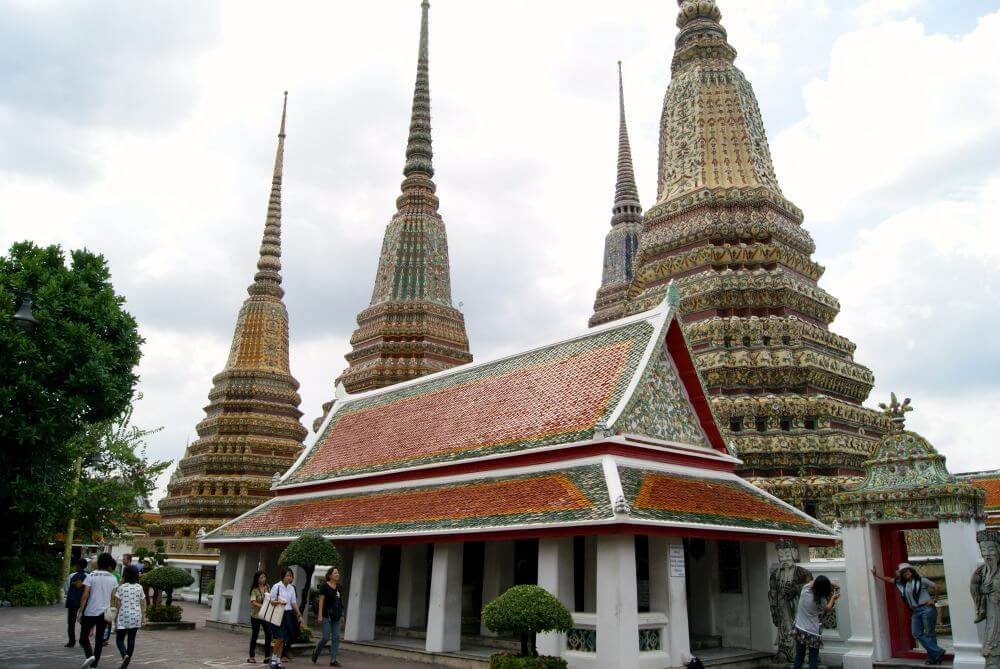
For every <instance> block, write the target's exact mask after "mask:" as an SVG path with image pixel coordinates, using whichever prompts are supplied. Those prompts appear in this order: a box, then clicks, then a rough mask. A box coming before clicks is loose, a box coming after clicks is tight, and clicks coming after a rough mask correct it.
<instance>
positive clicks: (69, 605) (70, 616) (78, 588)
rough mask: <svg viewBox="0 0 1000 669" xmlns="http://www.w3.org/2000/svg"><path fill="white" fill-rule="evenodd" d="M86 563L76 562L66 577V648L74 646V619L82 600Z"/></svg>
mask: <svg viewBox="0 0 1000 669" xmlns="http://www.w3.org/2000/svg"><path fill="white" fill-rule="evenodd" d="M86 569H87V561H86V560H83V559H80V560H77V561H76V571H74V572H72V573H71V574H70V575H69V576H67V577H66V586H65V595H66V634H67V636H68V638H69V640H68V641H67V642H66V647H67V648H72V647H73V646H75V645H76V617H77V614H78V612H79V610H80V599H82V598H83V582H84V581H85V580H86V579H87V572H86V571H85V570H86Z"/></svg>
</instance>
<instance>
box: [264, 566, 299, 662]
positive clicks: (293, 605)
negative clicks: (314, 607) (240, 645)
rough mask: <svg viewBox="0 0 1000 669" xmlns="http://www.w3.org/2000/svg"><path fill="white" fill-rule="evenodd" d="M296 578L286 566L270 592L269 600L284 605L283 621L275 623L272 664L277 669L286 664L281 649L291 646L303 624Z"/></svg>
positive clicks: (274, 603)
mask: <svg viewBox="0 0 1000 669" xmlns="http://www.w3.org/2000/svg"><path fill="white" fill-rule="evenodd" d="M294 580H295V573H294V572H293V571H292V570H291V569H289V568H288V567H285V568H284V569H282V570H281V581H279V582H278V583H275V584H274V585H273V586H271V592H269V593H268V600H269V601H270V602H271V604H272V605H277V606H281V607H283V610H284V612H283V613H282V616H281V623H280V624H279V625H275V630H274V636H275V640H274V650H273V651H272V655H271V666H272V667H275V668H276V669H283V668H284V666H285V665H283V664H282V663H281V651H282V649H284V647H285V644H288V645H289V646H291V645H292V643H293V642H294V641H295V639H296V637H298V636H299V626H300V625H302V614H301V613H300V612H299V599H298V597H297V596H296V594H295V587H294V586H292V581H294Z"/></svg>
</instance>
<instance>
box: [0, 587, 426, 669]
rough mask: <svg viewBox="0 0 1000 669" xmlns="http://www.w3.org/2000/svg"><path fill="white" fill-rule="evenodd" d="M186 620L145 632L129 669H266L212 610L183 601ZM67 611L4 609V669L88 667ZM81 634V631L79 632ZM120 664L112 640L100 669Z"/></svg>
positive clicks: (364, 660) (345, 656) (357, 661)
mask: <svg viewBox="0 0 1000 669" xmlns="http://www.w3.org/2000/svg"><path fill="white" fill-rule="evenodd" d="M182 605H183V606H184V619H185V620H193V621H196V622H197V623H198V627H197V629H196V630H194V631H193V632H192V631H186V632H185V631H175V630H163V631H156V632H152V631H148V630H140V632H139V636H138V638H137V639H136V657H135V659H134V660H132V663H131V664H130V665H129V666H130V667H150V668H152V669H196V668H197V669H202V668H203V667H267V664H266V663H263V664H261V663H260V660H261V656H260V653H258V654H257V660H258V664H247V662H246V659H247V644H248V643H249V641H250V637H249V636H248V635H243V634H237V633H234V632H225V631H222V630H216V629H208V628H206V627H205V618H206V616H207V615H208V607H207V606H199V605H197V604H194V603H190V602H183V603H182ZM65 621H66V609H65V608H63V607H62V605H61V604H60V605H56V606H45V607H32V608H0V658H2V660H0V666H2V667H3V668H4V669H77V667H79V666H80V664H82V663H83V660H84V657H83V651H82V650H81V649H80V646H79V644H77V646H75V647H74V648H64V647H63V644H65V643H66V622H65ZM78 630H79V628H78ZM328 658H329V656H327V658H322V657H321V658H320V660H319V663H317V664H315V665H314V664H313V663H312V662H310V661H309V658H308V657H296V658H294V659H293V660H292V661H291V662H287V663H286V666H287V667H288V669H307V668H311V667H324V666H328V662H329V659H328ZM339 659H340V663H341V664H343V665H344V667H348V668H349V667H357V668H358V669H427V667H428V666H429V665H426V664H414V663H412V662H404V661H401V660H397V659H394V658H381V657H372V656H370V655H361V654H358V653H351V652H348V651H342V652H341V653H340V657H339ZM119 664H121V660H120V658H119V655H118V650H117V649H116V648H115V645H114V637H113V636H112V640H111V645H109V646H107V647H106V648H105V649H104V656H103V657H102V658H101V664H100V667H101V669H116V668H117V667H118V665H119Z"/></svg>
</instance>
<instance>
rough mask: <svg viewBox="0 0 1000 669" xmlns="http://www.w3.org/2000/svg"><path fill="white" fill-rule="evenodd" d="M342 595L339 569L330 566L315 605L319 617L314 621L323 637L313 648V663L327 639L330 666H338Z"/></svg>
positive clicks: (342, 612) (342, 609)
mask: <svg viewBox="0 0 1000 669" xmlns="http://www.w3.org/2000/svg"><path fill="white" fill-rule="evenodd" d="M342 595H343V590H342V589H341V587H340V570H339V569H337V568H336V567H330V568H329V569H327V571H326V581H325V582H324V583H323V585H322V586H320V589H319V605H318V606H317V607H316V610H317V611H319V618H318V619H317V621H316V622H318V623H319V624H320V627H322V628H323V638H322V639H320V640H319V643H317V644H316V648H315V650H313V654H312V661H313V664H315V663H316V660H317V659H318V658H319V654H320V652H321V651H322V650H323V646H325V645H326V642H327V641H329V642H330V666H331V667H339V666H340V662H337V651H338V650H339V649H340V619H341V618H342V617H343V615H344V605H345V602H344V598H343V597H342Z"/></svg>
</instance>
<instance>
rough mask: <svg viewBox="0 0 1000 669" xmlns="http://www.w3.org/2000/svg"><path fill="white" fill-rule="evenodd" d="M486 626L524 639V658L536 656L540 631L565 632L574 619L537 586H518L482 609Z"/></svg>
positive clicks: (553, 598) (522, 646)
mask: <svg viewBox="0 0 1000 669" xmlns="http://www.w3.org/2000/svg"><path fill="white" fill-rule="evenodd" d="M483 624H484V625H486V627H487V628H488V629H490V630H492V631H494V632H506V633H509V634H513V635H515V636H518V637H520V638H521V655H520V656H521V657H532V658H534V657H537V656H538V649H537V648H536V647H535V636H536V635H537V634H538V633H539V632H566V631H568V630H569V629H570V628H572V627H573V616H572V615H570V612H569V609H567V608H566V607H565V606H563V604H562V602H560V601H559V600H558V599H556V598H555V597H553V596H552V595H551V594H550V593H549V592H548V591H547V590H546V589H545V588H540V587H538V586H537V585H515V586H514V587H513V588H511V589H509V590H507V592H505V593H503V594H502V595H500V596H499V597H497V598H496V599H494V600H493V601H492V602H490V603H489V604H487V605H486V606H484V607H483ZM526 666H535V665H526Z"/></svg>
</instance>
